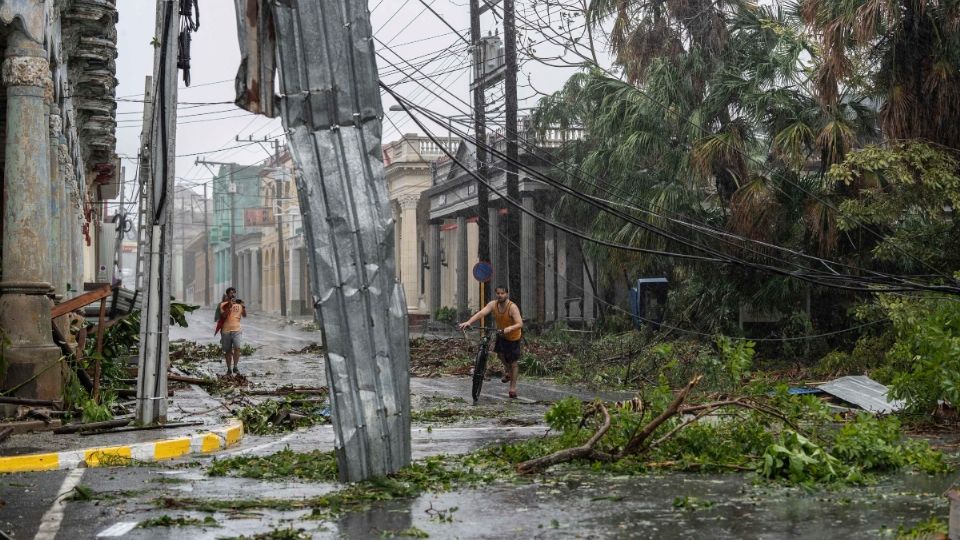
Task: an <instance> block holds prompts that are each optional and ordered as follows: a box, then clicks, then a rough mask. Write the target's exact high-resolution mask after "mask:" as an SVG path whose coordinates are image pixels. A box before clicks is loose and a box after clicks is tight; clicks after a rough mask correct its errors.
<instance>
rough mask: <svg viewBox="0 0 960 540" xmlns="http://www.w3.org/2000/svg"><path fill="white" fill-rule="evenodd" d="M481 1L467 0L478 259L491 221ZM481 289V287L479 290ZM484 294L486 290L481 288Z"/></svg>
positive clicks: (486, 249) (483, 256)
mask: <svg viewBox="0 0 960 540" xmlns="http://www.w3.org/2000/svg"><path fill="white" fill-rule="evenodd" d="M480 38H481V36H480V0H470V42H471V43H472V44H473V85H472V86H473V133H474V139H476V141H477V145H476V149H477V175H478V176H479V177H480V178H482V179H483V181H480V180H478V181H477V214H478V215H477V229H478V235H477V238H478V240H479V242H478V244H479V245H478V246H477V258H478V259H479V260H481V261H489V260H490V222H489V218H488V215H489V214H488V210H489V207H490V192H489V191H488V189H487V186H486V184H485V183H484V182H488V181H489V179H490V175H489V174H488V171H487V150H486V149H485V148H484V147H483V145H484V144H486V142H487V119H486V115H487V111H486V95H485V94H484V90H486V88H487V86H486V82H487V79H486V73H485V70H484V51H483V47H482V44H481V43H480ZM481 290H483V289H481ZM484 292H485V294H484V297H486V296H487V295H488V294H489V291H484ZM486 303H487V298H481V299H480V306H483V305H485V304H486Z"/></svg>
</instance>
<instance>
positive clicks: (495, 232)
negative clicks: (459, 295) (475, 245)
mask: <svg viewBox="0 0 960 540" xmlns="http://www.w3.org/2000/svg"><path fill="white" fill-rule="evenodd" d="M487 219H488V220H489V222H490V265H491V266H493V277H492V278H491V279H490V283H488V284H487V285H488V286H489V287H490V289H493V287H497V286H499V285H504V286H507V279H506V278H507V268H506V266H504V265H505V264H506V261H504V260H503V258H502V257H500V240H501V239H500V209H499V208H492V207H491V208H488V209H487ZM492 296H493V290H490V291H488V293H487V298H491V297H492Z"/></svg>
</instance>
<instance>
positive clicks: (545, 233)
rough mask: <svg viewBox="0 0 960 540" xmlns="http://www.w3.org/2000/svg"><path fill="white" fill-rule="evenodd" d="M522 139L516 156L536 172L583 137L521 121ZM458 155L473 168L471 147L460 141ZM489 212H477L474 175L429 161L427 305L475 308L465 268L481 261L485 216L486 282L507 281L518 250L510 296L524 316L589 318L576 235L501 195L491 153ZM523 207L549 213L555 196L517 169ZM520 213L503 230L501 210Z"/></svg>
mask: <svg viewBox="0 0 960 540" xmlns="http://www.w3.org/2000/svg"><path fill="white" fill-rule="evenodd" d="M518 131H519V132H520V133H521V134H522V135H521V136H523V137H524V140H523V141H522V142H521V144H520V152H519V160H520V162H522V163H523V164H525V165H527V166H528V167H530V168H533V169H534V170H540V171H543V172H544V173H548V172H549V163H548V162H547V161H546V159H545V158H548V157H549V156H550V154H551V149H553V148H557V147H559V146H560V145H561V144H563V142H564V141H566V140H569V139H571V138H577V137H580V136H581V132H580V131H579V130H566V131H561V130H548V131H547V132H546V133H545V136H543V137H539V136H536V135H535V134H534V133H532V132H531V131H530V130H529V129H527V126H526V121H525V120H521V122H520V129H519V130H518ZM491 143H492V144H494V145H496V147H497V148H498V149H499V150H500V151H501V152H502V151H503V150H504V148H505V146H506V145H505V141H504V140H503V138H502V137H498V136H494V137H491ZM456 160H457V161H458V162H460V164H462V165H463V166H466V167H468V168H469V169H470V170H471V171H474V172H475V170H476V160H477V158H476V148H475V146H474V145H472V144H469V143H466V142H465V143H463V144H460V146H459V148H458V149H457V153H456ZM489 162H490V166H489V167H488V170H489V173H490V179H489V182H490V184H491V186H492V189H491V190H490V196H489V213H488V215H486V216H480V215H478V212H477V180H476V179H475V178H474V177H473V176H472V175H471V174H470V173H468V172H467V171H465V170H464V169H463V168H462V167H461V166H459V165H457V164H455V163H454V161H453V160H451V159H440V160H438V161H437V163H436V164H435V167H434V174H433V182H432V183H433V185H432V187H430V189H428V190H426V191H425V192H423V195H422V196H423V198H424V199H425V206H426V208H428V217H427V219H428V220H429V233H427V234H424V235H423V237H424V239H425V244H426V245H427V246H428V248H427V251H428V257H427V259H428V260H429V261H430V274H429V281H430V285H429V287H428V288H429V289H430V290H433V291H435V293H434V294H432V295H430V297H429V298H430V304H429V310H430V312H431V313H436V311H437V310H438V309H439V308H440V307H453V308H456V309H457V310H458V312H460V313H461V317H462V316H463V315H462V314H464V313H466V312H470V311H475V310H476V309H477V308H478V307H479V303H480V301H479V285H478V283H477V282H476V281H475V280H474V278H473V277H472V275H471V269H472V268H473V266H474V265H475V264H476V263H477V262H479V261H478V259H477V253H478V249H477V247H478V240H477V238H478V232H477V222H478V221H479V220H485V221H487V222H488V223H489V227H490V259H491V260H490V261H488V262H490V263H491V265H492V266H493V269H494V275H493V278H492V280H491V281H490V284H489V286H490V287H494V286H496V285H499V284H503V285H507V276H508V275H509V268H508V263H509V252H510V251H511V250H519V251H520V256H521V268H520V274H521V282H522V291H521V294H519V295H518V294H516V292H515V291H512V292H511V293H512V294H511V298H512V299H513V300H514V301H515V302H517V304H518V305H519V306H520V309H521V312H522V313H523V314H524V318H525V319H527V320H531V321H532V320H538V321H556V320H565V321H570V322H581V321H590V320H593V319H594V318H595V309H594V303H595V298H596V291H595V289H594V287H593V286H592V285H591V282H592V280H591V278H590V276H591V273H592V269H593V268H592V264H591V263H590V262H589V261H588V260H586V259H585V257H584V255H583V250H582V247H581V245H580V240H579V239H577V238H575V237H572V236H570V235H568V234H566V233H564V232H563V231H562V230H559V229H557V228H555V227H553V226H551V225H549V224H546V223H544V222H542V221H540V220H538V219H536V218H535V217H533V216H531V215H529V214H527V213H522V212H521V211H520V210H519V209H517V208H516V207H514V206H513V205H511V204H509V203H508V202H507V201H505V200H504V199H503V198H502V197H501V196H500V195H499V194H498V193H502V194H506V172H505V170H504V168H505V163H504V162H503V160H501V159H498V158H496V157H495V156H491V157H490V158H489ZM519 182H520V196H521V200H522V205H523V207H524V208H525V209H527V210H529V211H530V213H532V214H534V215H540V216H542V215H551V214H552V209H553V206H554V205H555V203H556V202H557V200H558V194H557V193H556V192H555V191H554V190H553V189H552V188H549V187H548V186H546V185H545V184H543V183H541V182H539V181H538V180H536V179H535V178H532V177H530V176H529V175H527V174H524V172H523V171H522V170H521V171H520V173H519ZM512 212H521V231H520V238H510V237H509V236H508V235H507V234H506V216H508V215H509V214H510V213H512Z"/></svg>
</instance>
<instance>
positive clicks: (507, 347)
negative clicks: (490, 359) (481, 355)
mask: <svg viewBox="0 0 960 540" xmlns="http://www.w3.org/2000/svg"><path fill="white" fill-rule="evenodd" d="M493 352H495V353H497V354H499V355H500V358H502V359H503V360H504V362H507V363H509V364H512V363H514V362H516V361H518V360H520V340H519V339H518V340H516V341H510V340H508V339H506V338H504V337H503V336H497V342H496V343H494V344H493Z"/></svg>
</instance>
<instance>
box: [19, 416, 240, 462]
mask: <svg viewBox="0 0 960 540" xmlns="http://www.w3.org/2000/svg"><path fill="white" fill-rule="evenodd" d="M243 435H244V430H243V423H242V422H240V421H239V420H233V421H231V422H230V423H229V424H227V425H226V426H223V427H219V428H216V429H212V430H209V431H205V432H203V433H198V434H196V435H188V436H184V437H175V438H171V439H160V440H156V441H149V442H143V443H136V444H127V445H118V446H98V447H92V448H87V449H84V450H66V451H63V452H51V453H46V454H28V455H24V456H8V457H0V474H4V473H18V472H39V471H57V470H65V469H75V468H78V467H101V466H122V465H130V464H132V463H136V462H156V461H164V460H168V459H175V458H179V457H184V456H188V455H191V454H210V453H213V452H217V451H220V450H223V449H226V448H228V447H230V446H233V445H234V444H236V443H238V442H240V439H242V438H243Z"/></svg>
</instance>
